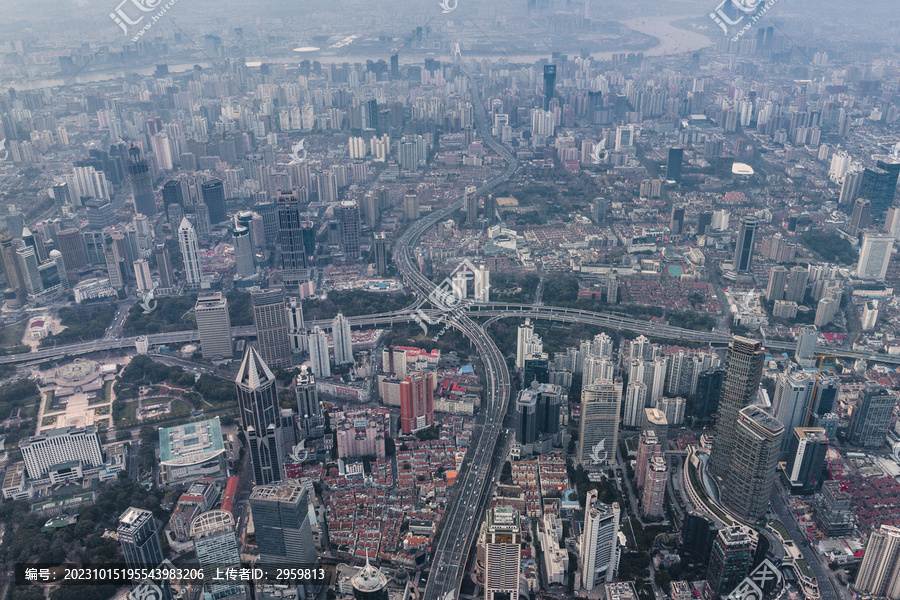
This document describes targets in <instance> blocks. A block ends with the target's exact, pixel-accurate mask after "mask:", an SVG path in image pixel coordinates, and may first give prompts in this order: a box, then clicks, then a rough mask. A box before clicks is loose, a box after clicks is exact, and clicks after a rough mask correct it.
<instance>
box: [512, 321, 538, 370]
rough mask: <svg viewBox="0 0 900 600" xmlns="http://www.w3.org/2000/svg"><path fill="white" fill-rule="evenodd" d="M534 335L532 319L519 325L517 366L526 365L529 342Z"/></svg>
mask: <svg viewBox="0 0 900 600" xmlns="http://www.w3.org/2000/svg"><path fill="white" fill-rule="evenodd" d="M532 337H534V325H532V324H531V319H525V323H524V324H522V325H519V330H518V335H517V336H516V368H518V369H521V368H522V367H524V366H525V354H527V353H528V348H527V344H528V340H530V339H531V338H532ZM529 383H531V382H529Z"/></svg>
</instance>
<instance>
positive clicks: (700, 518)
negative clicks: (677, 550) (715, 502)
mask: <svg viewBox="0 0 900 600" xmlns="http://www.w3.org/2000/svg"><path fill="white" fill-rule="evenodd" d="M718 532H719V526H718V524H717V523H716V521H715V520H714V519H713V518H712V517H710V516H709V515H706V514H703V513H700V512H696V511H693V510H692V511H688V513H687V515H685V519H684V523H683V524H682V526H681V546H682V548H683V549H684V551H685V553H687V554H689V555H690V556H692V557H693V558H694V559H696V560H697V562H700V563H703V564H707V565H708V564H709V555H710V552H711V551H712V546H713V543H714V542H715V540H716V537H717V535H718Z"/></svg>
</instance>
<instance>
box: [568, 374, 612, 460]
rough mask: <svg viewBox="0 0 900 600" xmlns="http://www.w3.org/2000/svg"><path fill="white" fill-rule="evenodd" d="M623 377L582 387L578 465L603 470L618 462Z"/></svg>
mask: <svg viewBox="0 0 900 600" xmlns="http://www.w3.org/2000/svg"><path fill="white" fill-rule="evenodd" d="M621 403H622V380H621V379H616V380H615V381H609V380H606V381H597V382H594V383H592V384H590V385H586V386H584V387H583V388H582V389H581V423H580V428H579V429H580V430H579V432H578V433H579V436H578V455H577V457H576V461H577V464H580V465H582V466H584V468H585V469H588V470H599V469H602V468H604V467H606V466H607V465H610V464H613V463H615V460H616V447H617V446H616V444H617V443H618V441H619V406H620V405H621Z"/></svg>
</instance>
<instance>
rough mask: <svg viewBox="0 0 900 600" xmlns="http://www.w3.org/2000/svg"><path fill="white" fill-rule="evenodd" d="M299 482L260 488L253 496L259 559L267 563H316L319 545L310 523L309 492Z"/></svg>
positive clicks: (251, 495)
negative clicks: (316, 544)
mask: <svg viewBox="0 0 900 600" xmlns="http://www.w3.org/2000/svg"><path fill="white" fill-rule="evenodd" d="M311 490H312V486H309V487H306V486H303V485H301V484H300V483H298V482H297V481H293V480H287V481H283V482H280V483H274V484H267V485H257V486H255V487H254V488H253V491H252V492H251V493H250V510H251V511H252V513H253V526H254V528H255V529H256V545H257V547H258V548H259V560H260V562H261V563H263V564H280V565H285V564H296V565H301V564H306V565H311V564H313V563H315V562H316V546H315V540H314V539H313V533H312V526H311V525H310V522H309V492H310V491H311Z"/></svg>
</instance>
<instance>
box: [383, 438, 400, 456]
mask: <svg viewBox="0 0 900 600" xmlns="http://www.w3.org/2000/svg"><path fill="white" fill-rule="evenodd" d="M396 452H397V448H396V444H395V443H394V438H385V440H384V453H385V454H386V455H388V456H393V455H394V454H395V453H396Z"/></svg>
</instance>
